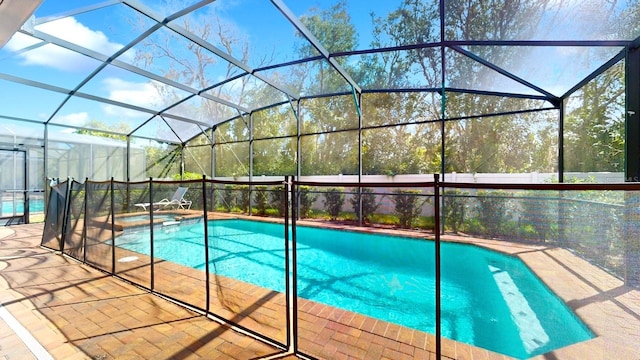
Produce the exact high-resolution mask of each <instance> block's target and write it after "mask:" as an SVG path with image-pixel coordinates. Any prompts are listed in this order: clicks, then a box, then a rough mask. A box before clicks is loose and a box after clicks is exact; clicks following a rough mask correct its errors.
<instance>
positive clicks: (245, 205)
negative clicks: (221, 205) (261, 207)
mask: <svg viewBox="0 0 640 360" xmlns="http://www.w3.org/2000/svg"><path fill="white" fill-rule="evenodd" d="M234 190H235V192H236V205H237V206H238V207H239V208H240V211H242V212H245V213H248V212H249V203H250V202H251V201H250V200H251V196H250V192H249V185H236V186H235V187H234Z"/></svg>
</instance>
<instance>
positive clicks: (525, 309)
mask: <svg viewBox="0 0 640 360" xmlns="http://www.w3.org/2000/svg"><path fill="white" fill-rule="evenodd" d="M208 232H209V248H210V250H209V252H210V257H211V259H210V264H211V265H212V266H211V269H212V271H213V270H214V269H215V272H216V273H218V274H220V275H224V276H228V277H233V278H236V279H238V280H242V281H246V282H248V283H252V284H255V285H259V286H263V287H266V288H270V289H273V290H276V291H281V292H282V291H284V286H285V285H284V284H285V283H284V275H283V274H284V243H283V240H282V238H283V234H282V232H283V226H282V225H281V224H271V223H263V222H256V221H247V220H215V221H210V222H209V224H208ZM203 234H204V229H203V226H202V224H192V225H186V226H181V227H180V230H179V232H178V233H175V232H166V233H165V232H158V233H154V236H155V242H156V246H155V247H154V254H155V256H156V257H159V258H162V259H165V260H169V261H172V262H176V263H180V264H183V265H185V266H191V267H194V268H198V269H204V267H205V264H204V262H203V261H202V259H203V240H202V239H203ZM148 239H149V236H148V233H144V232H132V233H128V234H125V235H123V236H121V237H119V238H117V240H116V245H118V246H122V247H124V248H127V249H129V250H133V251H136V252H140V253H145V254H149V241H148ZM297 241H298V244H297V246H298V248H297V250H298V264H297V265H298V296H300V297H302V298H306V299H309V300H313V301H317V302H322V303H325V304H327V305H330V306H335V307H339V308H343V309H346V310H349V311H353V312H358V313H361V314H364V315H368V316H372V317H375V318H378V319H382V320H385V321H389V322H393V323H396V324H400V325H404V326H408V327H411V328H415V329H419V330H422V331H426V332H430V333H435V320H434V318H435V317H434V313H435V305H434V295H435V282H434V255H433V254H434V243H433V242H432V241H424V240H415V239H408V238H400V237H392V236H382V235H372V234H362V233H356V232H346V231H337V230H328V229H321V228H311V227H301V226H298V227H297ZM441 253H442V282H441V288H442V334H443V336H445V337H448V338H450V339H454V340H457V341H461V342H465V343H469V344H473V345H476V346H479V347H483V348H486V349H489V350H492V351H496V352H499V353H502V354H506V355H509V356H513V357H517V358H526V357H530V356H535V355H538V354H542V353H545V352H548V351H551V350H553V349H556V348H560V347H564V346H567V345H570V344H572V343H576V342H580V341H584V340H587V339H590V338H591V337H592V336H593V335H592V334H591V332H590V331H589V330H588V329H587V328H586V327H585V326H584V325H583V324H582V323H581V322H580V321H579V320H578V319H577V318H576V317H575V316H574V315H573V314H572V313H571V311H570V310H569V309H568V308H567V307H566V306H565V304H563V303H562V301H561V300H560V299H559V298H558V297H556V296H555V295H554V294H553V293H552V292H551V291H550V290H549V289H548V288H547V287H546V286H545V285H544V284H543V283H541V282H540V281H539V280H538V278H537V277H536V276H535V275H534V274H533V273H532V272H531V271H530V270H529V269H528V268H527V267H526V266H525V265H524V264H523V263H522V262H521V261H520V260H518V259H516V258H513V257H510V256H505V255H502V254H499V253H496V252H493V251H490V250H486V249H483V248H480V247H477V246H473V245H466V244H457V243H442V248H441Z"/></svg>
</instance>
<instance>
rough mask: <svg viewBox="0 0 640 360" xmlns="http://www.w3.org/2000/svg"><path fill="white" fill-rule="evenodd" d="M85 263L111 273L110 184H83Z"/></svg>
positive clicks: (111, 217) (88, 182)
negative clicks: (85, 201) (84, 201)
mask: <svg viewBox="0 0 640 360" xmlns="http://www.w3.org/2000/svg"><path fill="white" fill-rule="evenodd" d="M85 188H86V192H87V204H86V206H85V209H86V212H85V220H86V221H85V224H86V225H85V226H86V229H85V234H86V237H85V252H84V255H85V259H84V260H85V261H86V262H87V263H88V264H91V265H93V266H95V267H97V268H98V269H102V270H104V271H107V272H112V271H113V263H112V259H113V254H112V244H113V239H112V237H113V232H112V219H113V216H112V212H111V203H112V202H111V195H112V191H111V182H91V181H87V182H86V183H85Z"/></svg>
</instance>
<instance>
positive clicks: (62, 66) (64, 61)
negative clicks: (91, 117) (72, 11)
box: [6, 17, 131, 71]
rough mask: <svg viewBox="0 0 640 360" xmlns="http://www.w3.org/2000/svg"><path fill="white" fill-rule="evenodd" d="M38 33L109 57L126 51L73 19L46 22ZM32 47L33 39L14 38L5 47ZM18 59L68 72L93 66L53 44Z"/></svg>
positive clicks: (13, 49) (87, 59) (83, 58)
mask: <svg viewBox="0 0 640 360" xmlns="http://www.w3.org/2000/svg"><path fill="white" fill-rule="evenodd" d="M35 29H36V30H39V31H42V32H44V33H47V34H50V35H52V36H55V37H58V38H60V39H62V40H65V41H68V42H70V43H74V44H77V45H79V46H82V47H85V48H88V49H91V50H93V51H96V52H99V53H102V54H105V55H109V56H110V55H112V54H113V53H115V52H116V51H118V50H120V49H121V48H122V47H123V45H122V44H118V43H115V42H111V41H109V38H108V37H107V36H106V35H105V34H104V33H103V32H102V31H94V30H91V29H90V28H88V27H87V26H85V25H83V24H82V23H80V22H78V21H77V20H76V19H75V18H73V17H66V18H62V19H59V20H55V21H51V22H47V23H44V24H41V25H38V26H36V27H35ZM31 44H33V39H31V38H29V37H22V36H20V37H15V36H14V37H13V38H12V39H11V41H9V42H8V43H7V45H6V47H7V49H9V50H12V51H16V50H19V49H22V48H24V47H25V46H29V45H31ZM127 54H129V55H127ZM19 56H20V57H22V58H23V59H24V63H25V64H27V65H42V66H48V67H52V68H55V69H59V70H65V71H72V70H74V69H79V68H80V69H83V68H85V67H87V66H88V65H89V66H91V62H90V60H89V58H87V57H85V56H83V55H79V54H76V53H74V52H72V51H69V50H67V49H65V48H62V47H59V46H57V45H53V44H47V45H44V46H42V47H39V48H36V49H34V50H31V51H27V52H25V53H22V54H20V55H19ZM124 56H128V57H130V56H131V52H127V53H126V54H125V55H124ZM93 67H95V64H94V65H93Z"/></svg>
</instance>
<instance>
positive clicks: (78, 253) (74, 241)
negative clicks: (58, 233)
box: [62, 180, 85, 261]
mask: <svg viewBox="0 0 640 360" xmlns="http://www.w3.org/2000/svg"><path fill="white" fill-rule="evenodd" d="M84 207H85V184H82V183H79V182H77V181H75V180H72V181H71V189H70V191H69V211H68V213H67V216H68V220H67V226H66V227H65V230H64V235H63V242H64V245H63V248H62V251H63V252H64V253H65V254H67V255H69V256H71V257H73V258H76V259H78V260H81V261H82V260H84V231H85V228H84V224H85V216H84V210H85V208H84Z"/></svg>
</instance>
